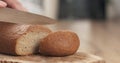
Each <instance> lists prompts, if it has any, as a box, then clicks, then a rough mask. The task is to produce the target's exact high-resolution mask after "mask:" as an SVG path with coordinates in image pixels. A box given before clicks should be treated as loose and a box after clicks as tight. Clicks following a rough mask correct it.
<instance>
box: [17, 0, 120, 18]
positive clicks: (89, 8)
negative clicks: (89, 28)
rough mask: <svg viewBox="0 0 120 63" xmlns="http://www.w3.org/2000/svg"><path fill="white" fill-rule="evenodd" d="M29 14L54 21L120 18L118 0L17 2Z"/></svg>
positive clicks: (36, 0)
mask: <svg viewBox="0 0 120 63" xmlns="http://www.w3.org/2000/svg"><path fill="white" fill-rule="evenodd" d="M19 1H20V2H21V3H22V4H23V6H25V7H26V8H27V9H28V10H29V11H30V12H33V13H37V14H41V15H45V16H48V17H51V18H54V19H81V18H88V19H89V18H90V19H91V18H92V19H106V18H107V19H108V18H117V17H119V16H120V12H119V11H120V8H119V6H120V4H119V2H120V1H119V0H19Z"/></svg>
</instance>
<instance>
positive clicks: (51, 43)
mask: <svg viewBox="0 0 120 63" xmlns="http://www.w3.org/2000/svg"><path fill="white" fill-rule="evenodd" d="M79 45H80V40H79V38H78V36H77V34H76V33H74V32H71V31H57V32H54V33H50V34H49V35H48V36H47V37H45V38H44V39H43V40H42V41H41V42H40V48H39V52H40V53H41V54H43V55H50V56H67V55H71V54H74V53H75V52H76V51H77V49H78V47H79Z"/></svg>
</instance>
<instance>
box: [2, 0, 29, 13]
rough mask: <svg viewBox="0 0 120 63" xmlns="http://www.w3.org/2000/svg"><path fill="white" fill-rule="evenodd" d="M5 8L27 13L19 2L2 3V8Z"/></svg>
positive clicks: (11, 0)
mask: <svg viewBox="0 0 120 63" xmlns="http://www.w3.org/2000/svg"><path fill="white" fill-rule="evenodd" d="M4 7H9V8H13V9H17V10H21V11H27V9H26V8H24V7H23V6H22V5H21V4H20V2H19V1H18V0H3V1H0V8H4Z"/></svg>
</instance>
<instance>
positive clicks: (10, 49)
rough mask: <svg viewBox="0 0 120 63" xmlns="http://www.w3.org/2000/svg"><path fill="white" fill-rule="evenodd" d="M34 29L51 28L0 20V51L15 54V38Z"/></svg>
mask: <svg viewBox="0 0 120 63" xmlns="http://www.w3.org/2000/svg"><path fill="white" fill-rule="evenodd" d="M34 31H38V32H39V31H44V32H48V33H50V32H51V30H49V29H48V28H46V27H44V26H42V25H27V24H15V23H8V22H0V53H5V54H12V55H17V52H16V44H17V39H19V38H20V37H21V36H22V35H24V34H26V33H28V32H34Z"/></svg>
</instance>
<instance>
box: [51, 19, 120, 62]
mask: <svg viewBox="0 0 120 63" xmlns="http://www.w3.org/2000/svg"><path fill="white" fill-rule="evenodd" d="M49 27H50V28H52V29H53V30H54V31H58V30H70V31H73V32H76V33H77V34H78V36H79V38H80V40H81V44H80V48H79V50H78V51H84V52H88V53H91V54H94V55H97V56H100V57H102V58H104V59H105V60H106V63H119V62H120V22H119V21H105V22H100V21H95V20H94V21H92V20H72V21H69V20H67V21H65V20H64V21H59V22H58V23H57V24H55V25H52V26H51V25H50V26H49Z"/></svg>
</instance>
